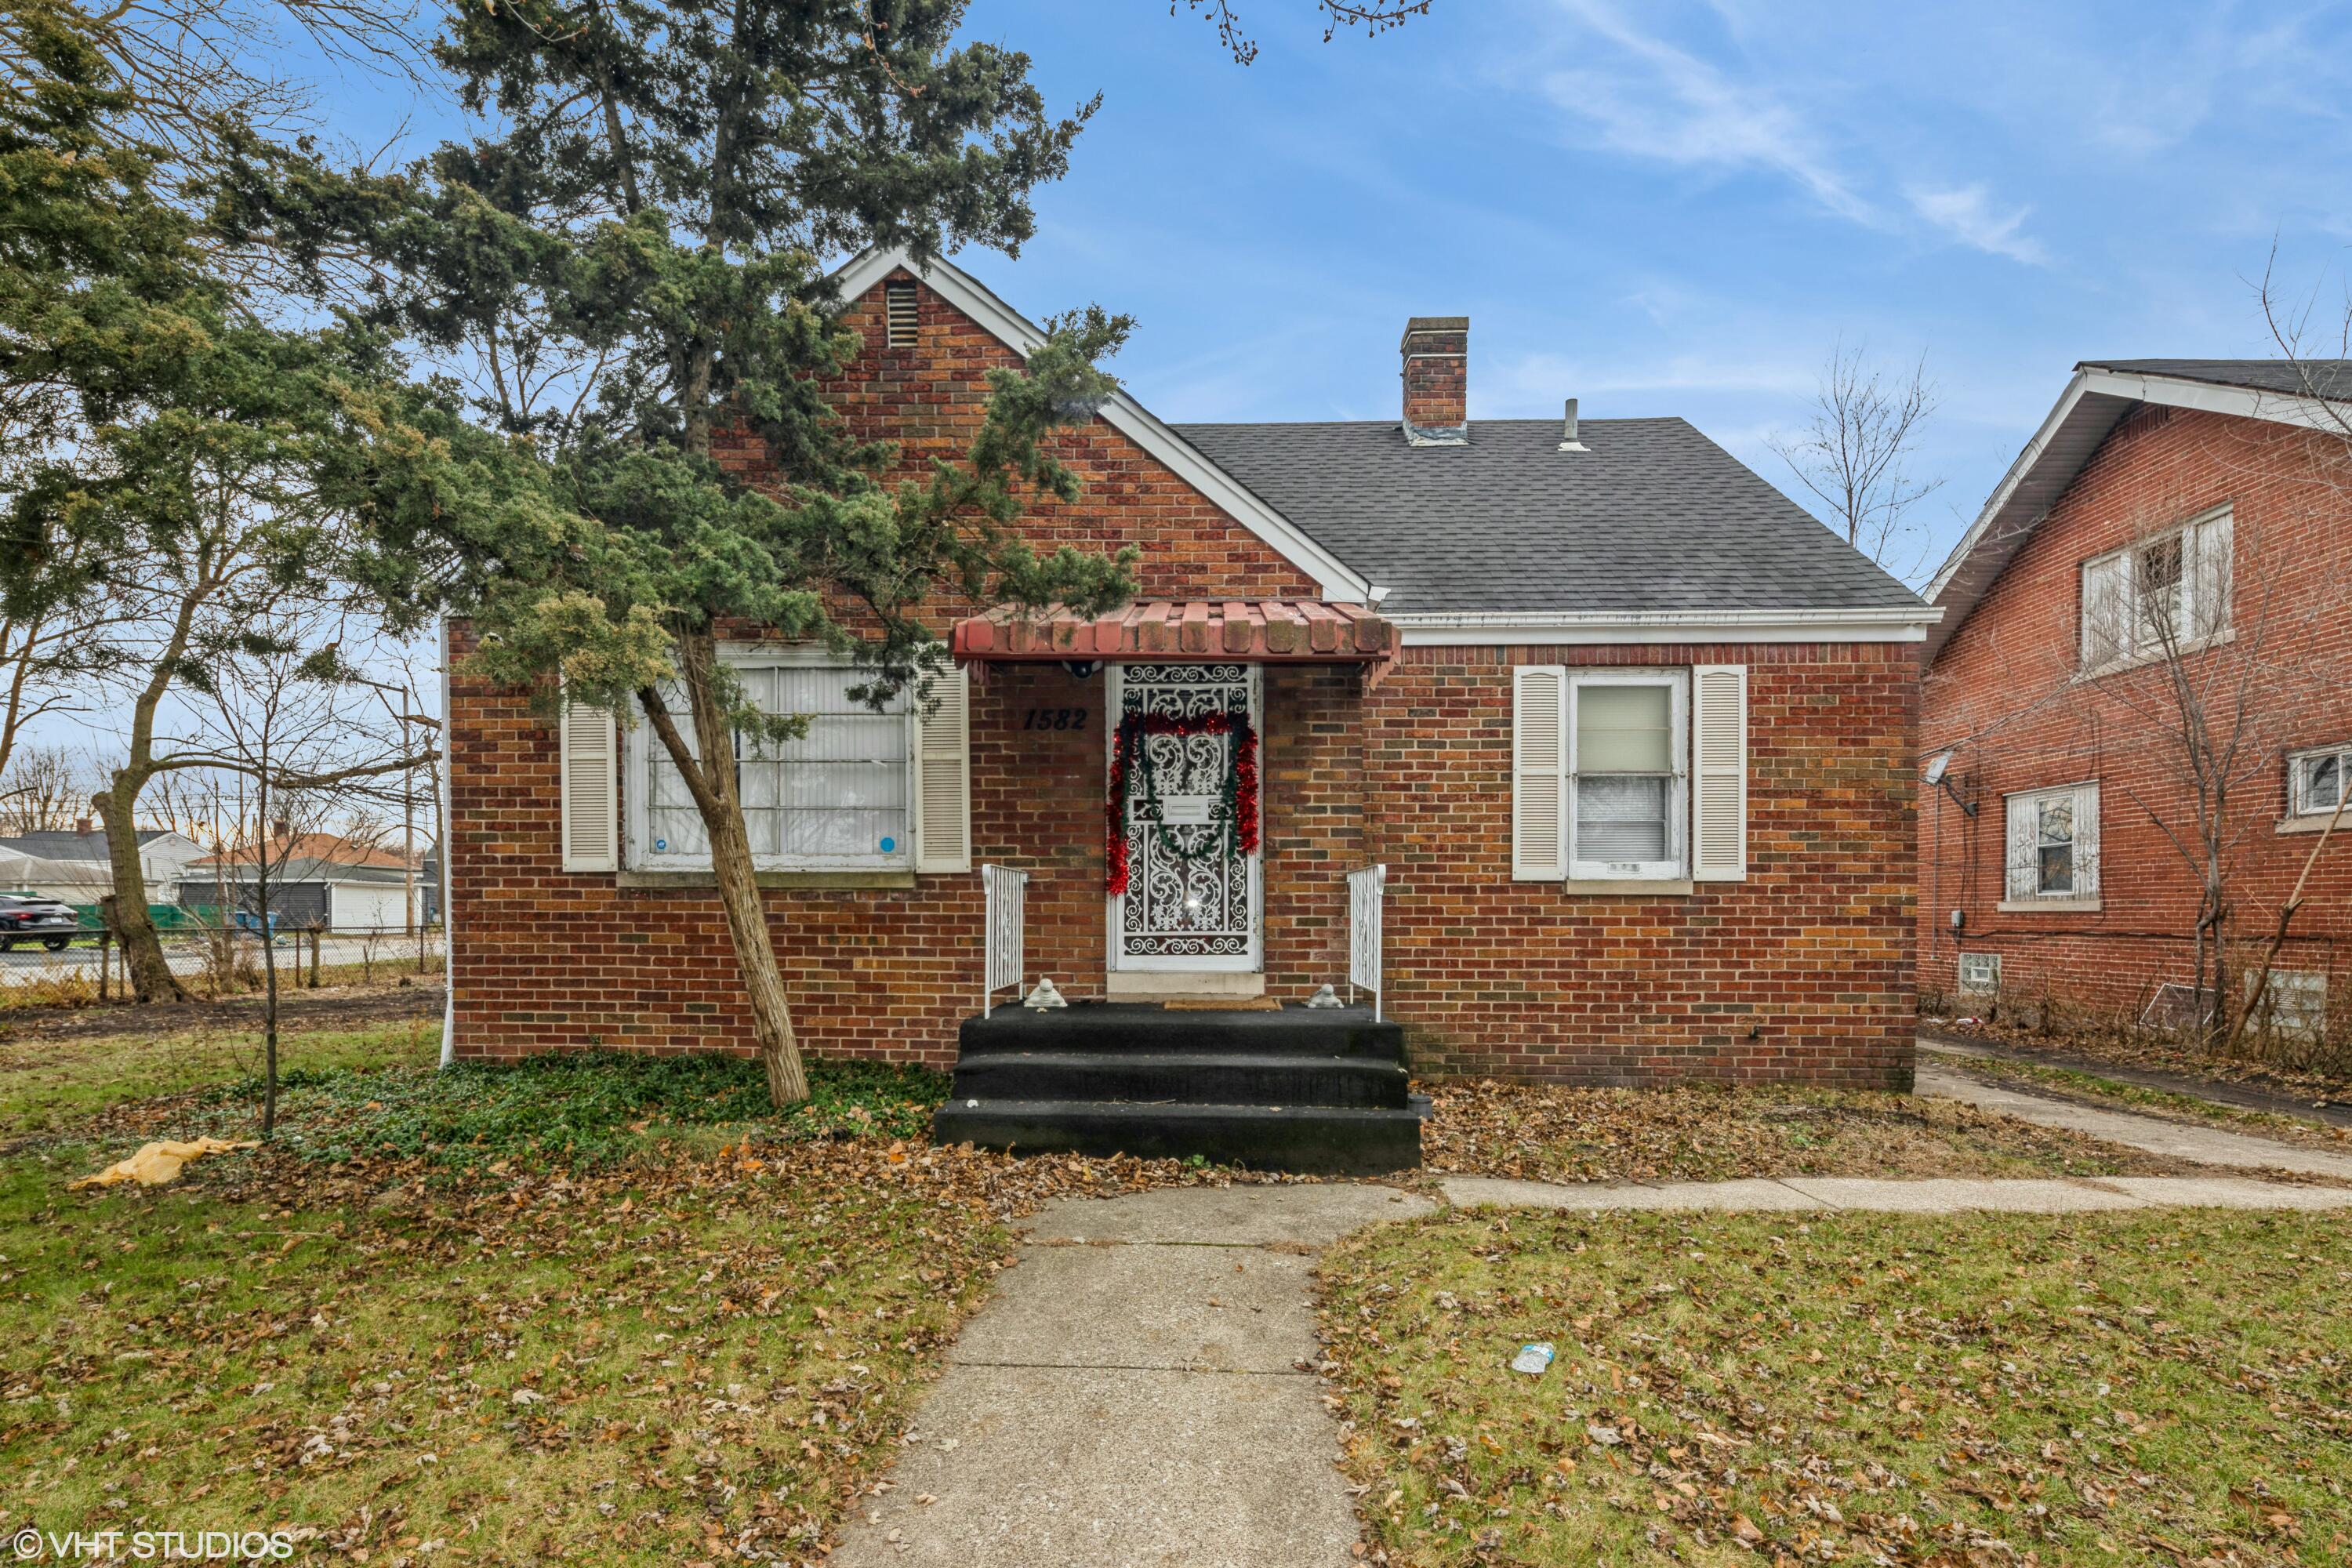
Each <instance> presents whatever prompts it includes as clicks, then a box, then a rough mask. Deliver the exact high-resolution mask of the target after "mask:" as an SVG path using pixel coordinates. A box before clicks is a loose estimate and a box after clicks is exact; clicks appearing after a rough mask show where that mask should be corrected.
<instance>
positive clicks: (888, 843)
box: [882, 838, 898, 855]
mask: <svg viewBox="0 0 2352 1568" xmlns="http://www.w3.org/2000/svg"><path fill="white" fill-rule="evenodd" d="M897 847H898V840H897V839H895V838H885V839H884V840H882V853H883V854H885V855H887V854H889V853H890V851H892V850H893V849H896V848H897Z"/></svg>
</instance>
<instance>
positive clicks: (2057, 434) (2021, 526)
mask: <svg viewBox="0 0 2352 1568" xmlns="http://www.w3.org/2000/svg"><path fill="white" fill-rule="evenodd" d="M2137 404H2154V405H2158V406H2161V407H2167V408H2188V409H2195V410H2198V411H2200V412H2203V413H2208V414H2226V415H2231V416H2235V417H2238V418H2242V419H2265V420H2269V421H2272V422H2273V423H2275V424H2282V425H2298V426H2304V427H2305V428H2307V429H2317V430H2332V431H2339V432H2346V431H2352V404H2346V403H2333V404H2331V403H2329V402H2328V401H2326V400H2325V399H2321V398H2313V397H2301V396H2294V395H2289V394H2285V393H2278V392H2266V391H2263V390H2262V389H2260V388H2257V387H2248V386H2231V385H2222V384H2217V383H2214V382H2208V381H2195V380H2191V379H2189V378H2188V377H2186V376H2174V375H2161V374H2156V373H2154V372H2149V371H2119V370H2111V369H2109V368H2107V367H2106V366H2105V365H2102V364H2098V363H2095V362H2090V361H2085V362H2084V363H2080V364H2077V365H2076V366H2075V367H2074V376H2073V378H2072V379H2070V380H2069V381H2068V382H2067V383H2066V388H2065V390H2064V391H2063V392H2062V393H2060V394H2059V395H2058V401H2057V402H2056V403H2055V404H2053V405H2052V406H2051V410H2050V413H2049V415H2048V416H2046V417H2045V418H2044V419H2043V420H2042V424H2041V426H2040V427H2039V428H2037V429H2036V430H2035V431H2034V433H2033V435H2032V438H2031V439H2029V440H2028V441H2027V442H2026V443H2025V446H2024V448H2023V449H2022V450H2021V451H2020V452H2019V453H2018V455H2017V458H2016V460H2015V461H2013V462H2011V464H2010V466H2009V471H2008V472H2007V473H2006V474H2004V475H2002V476H2001V481H2000V484H1999V485H1997V486H1995V487H1994V488H1993V492H1992V495H1991V496H1990V498H1989V499H1988V500H1986V502H1985V504H1984V508H1983V510H1980V511H1979V512H1978V513H1977V517H1976V521H1974V522H1972V523H1970V524H1969V530H1968V531H1967V532H1966V533H1964V534H1962V535H1961V536H1960V542H1959V543H1958V545H1956V546H1954V547H1953V550H1952V553H1951V554H1950V555H1949V556H1948V557H1947V558H1946V559H1945V562H1944V563H1943V565H1942V566H1940V567H1938V568H1937V571H1936V575H1935V578H1934V580H1933V581H1932V582H1930V583H1929V584H1927V602H1928V603H1929V604H1931V605H1937V606H1938V607H1939V608H1942V609H1943V610H1945V611H1947V612H1948V613H1947V615H1946V616H1945V618H1944V619H1943V621H1942V622H1941V624H1939V625H1938V626H1936V627H1935V628H1934V629H1933V630H1932V631H1931V632H1930V633H1929V634H1928V637H1927V658H1929V659H1930V660H1932V659H1934V658H1935V657H1936V656H1937V653H1939V652H1941V651H1942V649H1943V647H1944V645H1945V644H1946V643H1948V642H1949V641H1950V640H1951V638H1952V635H1953V634H1954V633H1955V632H1957V631H1958V629H1959V628H1960V626H1961V624H1962V623H1963V622H1965V621H1966V620H1967V619H1968V618H1969V612H1971V611H1972V610H1974V609H1975V608H1976V606H1977V603H1978V601H1979V600H1980V599H1982V598H1983V596H1984V595H1985V593H1986V592H1987V591H1988V590H1989V589H1990V587H1991V586H1992V584H1993V582H1994V580H1995V579H1996V578H1998V577H1999V576H2000V574H2001V570H2002V569H2003V568H2004V567H2006V566H2007V565H2008V564H2009V561H2010V557H2011V556H2012V555H2014V554H2016V552H2017V551H2018V548H2019V546H2021V545H2022V544H2023V543H2024V542H2025V540H2026V538H2027V536H2028V535H2030V534H2031V533H2032V531H2034V530H2035V529H2036V528H2038V527H2040V526H2041V523H2042V518H2043V517H2045V516H2046V515H2048V513H2049V510H2050V509H2051V507H2052V506H2053V505H2055V504H2056V502H2057V500H2058V498H2059V497H2060V496H2062V495H2063V494H2064V493H2065V491H2066V489H2067V487H2068V486H2070V485H2072V484H2073V483H2074V478H2075V476H2076V475H2078V474H2080V473H2081V472H2082V471H2083V466H2084V464H2085V463H2087V462H2088V461H2089V460H2090V458H2091V455H2092V454H2093V453H2094V452H2095V451H2097V450H2098V448H2099V447H2100V445H2101V443H2103V442H2105V440H2106V438H2107V437H2108V435H2109V434H2110V433H2111V432H2113V431H2114V429H2115V427H2116V426H2117V425H2118V424H2120V423H2121V422H2122V420H2123V417H2124V416H2125V415H2126V414H2127V413H2129V412H2130V410H2131V409H2132V407H2133V406H2134V405H2137Z"/></svg>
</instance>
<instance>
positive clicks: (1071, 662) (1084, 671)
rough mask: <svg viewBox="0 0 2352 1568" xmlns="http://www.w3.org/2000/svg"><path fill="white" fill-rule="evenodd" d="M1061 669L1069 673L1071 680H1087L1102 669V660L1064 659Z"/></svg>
mask: <svg viewBox="0 0 2352 1568" xmlns="http://www.w3.org/2000/svg"><path fill="white" fill-rule="evenodd" d="M1062 668H1064V669H1066V670H1068V671H1069V672H1070V679H1073V680H1087V679H1091V678H1092V677H1093V675H1094V673H1095V671H1096V670H1097V669H1100V668H1102V660H1100V659H1098V658H1066V659H1064V660H1063V661H1062Z"/></svg>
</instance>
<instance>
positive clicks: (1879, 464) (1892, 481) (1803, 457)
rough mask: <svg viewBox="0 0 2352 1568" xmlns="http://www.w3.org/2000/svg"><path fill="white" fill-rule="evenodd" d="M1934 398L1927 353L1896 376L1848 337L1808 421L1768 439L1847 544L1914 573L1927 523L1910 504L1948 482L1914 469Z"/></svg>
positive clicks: (1825, 373) (1834, 355) (1923, 555)
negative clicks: (1913, 515) (1916, 518)
mask: <svg viewBox="0 0 2352 1568" xmlns="http://www.w3.org/2000/svg"><path fill="white" fill-rule="evenodd" d="M1936 405H1937V404H1936V389H1935V386H1934V385H1933V384H1931V383H1930V382H1929V381H1928V380H1927V358H1926V356H1925V355H1924V354H1923V355H1922V356H1921V357H1920V358H1919V360H1918V361H1917V362H1916V363H1914V364H1913V365H1912V367H1911V370H1910V372H1909V374H1907V375H1905V376H1903V377H1901V378H1900V379H1897V378H1895V377H1893V376H1891V375H1890V374H1888V373H1887V372H1885V371H1883V370H1880V369H1878V368H1876V367H1875V366H1873V365H1871V364H1870V363H1868V361H1867V360H1866V358H1865V357H1864V350H1862V349H1860V348H1856V349H1853V350H1852V351H1849V350H1848V349H1847V348H1846V347H1845V345H1844V344H1843V342H1840V343H1839V344H1838V345H1837V346H1836V347H1835V348H1833V349H1832V350H1831V352H1830V357H1829V361H1828V363H1825V364H1824V365H1823V366H1822V377H1821V384H1820V387H1819V388H1818V390H1817V391H1816V392H1815V393H1814V396H1813V410H1812V415H1811V418H1810V419H1809V420H1808V421H1807V422H1806V424H1805V426H1804V428H1803V429H1801V430H1798V431H1794V432H1787V431H1782V432H1776V433H1775V434H1773V435H1772V436H1771V437H1769V445H1770V447H1771V448H1772V450H1773V451H1774V452H1776V453H1778V454H1779V455H1780V460H1781V461H1782V462H1784V463H1786V464H1788V465H1789V469H1790V472H1791V473H1793V474H1795V475H1796V477H1797V482H1798V483H1799V484H1801V485H1802V486H1804V487H1805V489H1807V490H1808V491H1809V492H1811V495H1812V496H1813V498H1814V499H1815V500H1819V501H1820V502H1821V503H1822V506H1823V507H1825V508H1827V509H1828V510H1829V513H1830V523H1831V526H1832V527H1833V528H1836V529H1838V530H1839V531H1842V532H1843V533H1844V535H1845V540H1846V542H1847V543H1848V544H1851V545H1853V547H1854V548H1855V549H1856V550H1859V551H1861V552H1863V553H1864V555H1867V556H1869V557H1870V558H1871V559H1872V560H1873V561H1875V562H1877V563H1879V565H1881V566H1883V567H1885V569H1886V570H1887V571H1888V572H1890V573H1892V574H1895V576H1897V577H1901V578H1903V579H1905V580H1906V581H1908V580H1910V579H1911V578H1913V577H1915V576H1916V575H1917V574H1918V572H1919V569H1920V567H1921V566H1923V565H1924V564H1925V563H1926V561H1927V531H1926V530H1925V529H1923V528H1921V527H1919V526H1918V525H1917V524H1916V523H1913V522H1912V521H1910V515H1909V514H1910V511H1911V509H1912V508H1913V507H1914V506H1916V505H1917V504H1918V503H1919V502H1920V501H1922V500H1926V499H1927V497H1928V496H1929V495H1931V494H1933V493H1934V492H1935V490H1936V489H1937V487H1939V486H1940V485H1942V484H1943V482H1944V481H1943V480H1942V479H1919V478H1917V477H1916V475H1914V474H1913V472H1912V470H1911V464H1912V460H1913V458H1915V457H1916V456H1917V450H1918V440H1919V429H1920V426H1922V425H1923V424H1924V423H1925V422H1926V421H1927V418H1928V416H1931V415H1933V414H1934V413H1935V412H1936Z"/></svg>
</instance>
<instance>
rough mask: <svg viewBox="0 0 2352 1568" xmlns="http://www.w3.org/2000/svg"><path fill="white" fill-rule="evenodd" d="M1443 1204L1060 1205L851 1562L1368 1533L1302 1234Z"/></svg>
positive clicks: (1543, 1189)
mask: <svg viewBox="0 0 2352 1568" xmlns="http://www.w3.org/2000/svg"><path fill="white" fill-rule="evenodd" d="M1919 1089H1920V1092H1921V1093H1926V1094H1945V1095H1949V1096H1951V1097H1952V1098H1954V1099H1958V1100H1969V1101H1971V1102H1973V1103H1975V1104H1979V1105H1982V1106H1984V1107H1986V1108H1987V1109H1989V1110H1999V1111H2001V1112H2003V1113H2005V1114H2007V1115H2011V1116H2016V1117H2020V1118H2021V1119H2022V1120H2025V1121H2034V1122H2039V1123H2042V1125H2045V1126H2053V1127H2072V1128H2075V1129H2077V1130H2079V1131H2085V1132H2089V1133H2092V1134H2093V1135H2094V1136H2096V1137H2100V1138H2105V1139H2108V1140H2110V1141H2112V1142H2118V1143H2126V1144H2130V1145H2132V1146H2133V1147H2136V1148H2141V1149H2147V1150H2151V1151H2154V1152H2159V1153H2165V1154H2173V1155H2178V1156H2179V1157H2181V1158H2183V1159H2189V1160H2196V1161H2200V1162H2202V1163H2207V1164H2214V1165H2230V1166H2236V1167H2241V1168H2259V1167H2273V1168H2279V1169H2285V1170H2294V1171H2306V1172H2313V1173H2328V1174H2343V1175H2347V1176H2352V1160H2347V1159H2345V1158H2343V1157H2340V1156H2334V1155H2328V1154H2324V1153H2318V1152H2313V1151H2310V1150H2304V1149H2297V1148H2294V1147H2293V1146H2292V1145H2289V1144H2284V1143H2274V1142H2271V1141H2269V1140H2267V1139H2262V1138H2252V1137H2248V1136H2246V1135H2244V1134H2242V1133H2233V1132H2221V1131H2209V1130H2205V1129H2200V1128H2193V1127H2186V1126H2182V1125H2180V1124H2179V1123H2176V1122H2171V1121H2158V1120H2157V1119H2156V1118H2153V1117H2146V1116H2131V1115H2126V1114H2125V1113H2123V1112H2120V1111H2107V1110H2091V1109H2088V1108H2086V1107H2082V1106H2076V1105H2071V1104H2067V1103H2065V1102H2063V1101H2060V1100H2047V1099H2043V1098H2042V1097H2040V1096H2037V1095H2031V1094H2022V1093H2019V1092H2017V1091H2014V1090H2010V1089H1990V1088H1988V1087H1987V1086H1985V1085H1982V1084H1979V1083H1977V1082H1975V1081H1974V1080H1972V1079H1964V1078H1961V1077H1960V1076H1959V1075H1958V1074H1956V1073H1953V1072H1951V1071H1949V1070H1948V1069H1941V1068H1936V1067H1934V1066H1932V1065H1929V1064H1923V1065H1922V1066H1921V1068H1920V1069H1919ZM1439 1186H1440V1188H1441V1190H1442V1191H1443V1192H1444V1194H1445V1197H1446V1199H1447V1201H1448V1202H1450V1203H1454V1204H1458V1205H1474V1204H1498V1205H1519V1206H1527V1207H1538V1208H1550V1209H1570V1210H1595V1211H1597V1210H1629V1209H1683V1210H1697V1209H1715V1210H1730V1209H1769V1210H1788V1211H1813V1212H1828V1211H1836V1210H1869V1211H1878V1212H1885V1213H1897V1214H1956V1213H1962V1212H1968V1211H1971V1210H1975V1211H2002V1212H2009V1213H2019V1214H2063V1213H2073V1212H2077V1211H2087V1210H2124V1209H2141V1208H2148V1207H2153V1206H2157V1205H2181V1206H2190V1205H2206V1206H2215V1207H2225V1208H2281V1209H2329V1208H2342V1207H2352V1188H2344V1187H2303V1186H2288V1185H2284V1184H2273V1183H2267V1182H2260V1181H2254V1180H2251V1179H2248V1178H2245V1177H2239V1176H2215V1177H2178V1176H2118V1177H2107V1178H2098V1179H2088V1178H2085V1179H2075V1180H2063V1181H2061V1180H2016V1181H1958V1180H1935V1181H1876V1180H1865V1179H1861V1178H1853V1177H1831V1176H1790V1177H1786V1178H1782V1179H1778V1180H1753V1181H1738V1182H1679V1183H1675V1182H1667V1183H1640V1184H1612V1185H1597V1184H1596V1185H1586V1186H1555V1185H1551V1184H1546V1183H1541V1182H1518V1181H1504V1180H1498V1179H1495V1178H1490V1177H1484V1176H1446V1177H1443V1178H1440V1180H1439ZM1431 1207H1433V1205H1432V1204H1431V1203H1430V1201H1429V1200H1427V1199H1425V1198H1422V1197H1418V1196H1414V1195H1412V1194H1406V1193H1403V1192H1400V1191H1398V1190H1396V1189H1395V1188H1391V1187H1385V1186H1378V1185H1371V1184H1327V1185H1320V1186H1264V1187H1227V1188H1215V1187H1181V1188H1165V1189H1161V1190H1159V1191H1156V1192H1149V1193H1139V1194H1132V1195H1129V1196H1127V1197H1119V1198H1110V1199H1097V1198H1073V1199H1065V1200H1063V1201H1061V1202H1059V1203H1056V1204H1054V1205H1051V1206H1050V1207H1048V1208H1047V1209H1046V1210H1045V1212H1044V1213H1042V1214H1040V1215H1038V1216H1037V1218H1036V1219H1035V1220H1034V1222H1033V1223H1032V1224H1031V1225H1030V1226H1028V1237H1027V1240H1026V1242H1025V1243H1024V1246H1023V1247H1022V1248H1021V1253H1020V1263H1019V1266H1018V1267H1016V1268H1011V1269H1008V1270H1006V1272H1005V1273H1004V1275H1003V1278H1002V1279H1000V1280H999V1282H998V1284H997V1288H996V1294H995V1295H994V1296H993V1297H992V1299H991V1300H990V1301H989V1302H988V1304H987V1305H986V1306H985V1307H984V1308H983V1309H982V1310H981V1311H980V1312H979V1313H978V1314H977V1315H976V1316H975V1317H974V1318H973V1319H972V1320H971V1322H970V1323H969V1324H968V1325H966V1327H965V1329H964V1331H963V1334H962V1336H961V1338H960V1339H958V1340H957V1342H956V1343H955V1344H954V1346H953V1347H951V1348H950V1351H949V1352H948V1370H947V1372H946V1373H945V1374H944V1375H943V1376H942V1377H941V1378H940V1383H939V1385H938V1386H937V1387H936V1388H934V1389H933V1390H932V1391H931V1394H930V1395H929V1398H927V1399H926V1400H925V1401H924V1402H923V1404H922V1405H921V1407H920V1408H919V1410H918V1411H917V1412H916V1415H915V1420H914V1425H913V1426H912V1427H911V1428H910V1429H909V1430H908V1433H907V1434H906V1447H905V1449H904V1450H903V1451H902V1452H901V1454H900V1455H899V1458H898V1464H897V1465H896V1466H895V1467H894V1468H893V1469H892V1471H891V1474H890V1478H889V1483H888V1489H887V1490H886V1491H882V1492H880V1493H878V1494H877V1495H875V1496H872V1497H869V1498H866V1499H863V1500H860V1503H859V1505H858V1508H857V1510H856V1513H855V1514H854V1515H853V1517H852V1519H851V1521H849V1524H848V1526H847V1527H846V1529H845V1531H844V1534H843V1538H842V1543H841V1546H840V1549H839V1550H838V1551H836V1552H835V1553H834V1555H833V1557H832V1558H830V1559H829V1560H828V1561H829V1562H831V1563H835V1564H836V1565H843V1568H882V1565H885V1564H900V1565H905V1568H1265V1565H1269V1564H1281V1565H1283V1568H1349V1565H1350V1564H1352V1563H1355V1562H1356V1561H1357V1560H1356V1558H1355V1557H1354V1556H1353V1553H1352V1551H1351V1549H1352V1548H1353V1546H1354V1545H1355V1543H1356V1542H1357V1539H1358V1533H1357V1524H1356V1518H1355V1514H1354V1511H1353V1510H1352V1508H1351V1506H1350V1501H1349V1495H1348V1491H1347V1488H1346V1487H1345V1485H1344V1484H1343V1482H1342V1479H1341V1477H1340V1473H1339V1469H1338V1468H1337V1462H1338V1459H1339V1432H1338V1428H1337V1427H1336V1426H1335V1425H1334V1424H1333V1422H1332V1419H1331V1416H1330V1415H1329V1414H1328V1411H1327V1410H1326V1409H1325V1407H1324V1404H1323V1394H1324V1390H1323V1386H1322V1384H1321V1381H1320V1380H1319V1379H1318V1377H1317V1376H1316V1374H1315V1371H1314V1367H1315V1364H1316V1363H1317V1362H1318V1360H1319V1358H1320V1356H1321V1350H1320V1347H1319V1346H1318V1343H1317V1342H1316V1338H1315V1320H1314V1311H1313V1307H1312V1304H1311V1300H1310V1298H1311V1285H1312V1279H1311V1275H1312V1269H1313V1266H1314V1254H1315V1253H1316V1252H1317V1251H1318V1250H1320V1249H1321V1248H1322V1247H1326V1246H1328V1244H1330V1243H1331V1242H1333V1241H1335V1240H1337V1239H1338V1238H1339V1237H1341V1236H1344V1235H1346V1234H1347V1233H1348V1232H1349V1231H1350V1230H1353V1229H1355V1228H1357V1227H1358V1226H1365V1225H1371V1224H1376V1223H1379V1222H1381V1221H1383V1220H1392V1219H1403V1218H1407V1217H1409V1216H1411V1215H1417V1214H1422V1213H1424V1212H1426V1211H1427V1210H1429V1209H1430V1208H1431Z"/></svg>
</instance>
